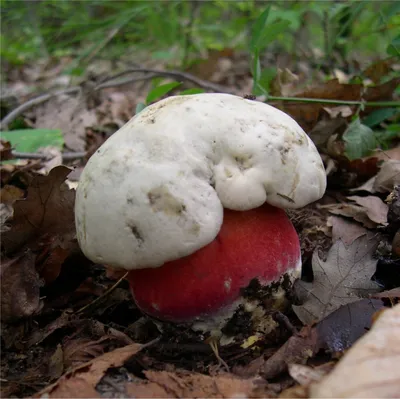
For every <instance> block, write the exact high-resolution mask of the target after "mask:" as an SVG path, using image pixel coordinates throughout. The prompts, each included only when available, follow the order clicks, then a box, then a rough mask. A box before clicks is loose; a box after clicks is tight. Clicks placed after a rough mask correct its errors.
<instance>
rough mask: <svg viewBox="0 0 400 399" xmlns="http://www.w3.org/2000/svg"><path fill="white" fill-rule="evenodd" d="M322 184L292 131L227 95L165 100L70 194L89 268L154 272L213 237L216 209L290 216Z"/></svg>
mask: <svg viewBox="0 0 400 399" xmlns="http://www.w3.org/2000/svg"><path fill="white" fill-rule="evenodd" d="M325 188H326V175H325V170H324V167H323V163H322V160H321V158H320V156H319V154H318V151H317V149H316V148H315V146H314V144H313V143H312V141H311V140H310V138H309V137H308V136H307V135H306V134H305V132H304V131H303V130H302V129H301V127H300V126H299V125H298V124H297V123H296V122H295V121H294V120H293V119H292V118H291V117H290V116H288V115H287V114H285V113H284V112H282V111H280V110H278V109H276V108H274V107H271V106H269V105H267V104H264V103H261V102H257V101H252V100H246V99H244V98H241V97H237V96H233V95H229V94H196V95H189V96H175V97H169V98H167V99H165V100H162V101H159V102H157V103H155V104H153V105H150V106H149V107H147V108H146V109H144V110H143V111H142V112H140V113H139V114H138V115H136V116H135V117H133V118H132V119H131V120H130V121H129V122H128V123H126V124H125V125H124V126H123V127H122V128H121V129H120V130H119V131H118V132H116V133H115V134H114V135H112V136H111V137H110V138H109V139H108V140H107V141H106V142H105V143H104V144H103V145H102V146H101V147H100V149H98V150H97V152H96V153H95V154H94V155H93V156H92V157H91V158H90V160H89V161H88V163H87V165H86V167H85V169H84V171H83V173H82V175H81V178H80V182H79V186H78V189H77V194H76V205H75V215H76V216H75V220H76V229H77V237H78V241H79V243H80V246H81V248H82V250H83V252H84V253H85V255H86V256H87V257H88V258H90V259H91V260H93V261H95V262H99V263H106V264H108V265H111V266H114V267H120V268H124V269H139V268H148V267H158V266H161V265H162V264H163V263H165V262H167V261H171V260H175V259H179V258H181V257H183V256H187V255H190V254H192V253H194V252H195V251H197V250H198V249H200V248H202V247H204V246H205V245H207V244H209V243H210V242H211V241H213V240H214V238H215V237H216V236H217V234H218V232H219V230H220V226H221V224H222V220H223V208H224V207H225V208H229V209H233V210H242V211H244V210H248V209H252V208H256V207H259V206H260V205H262V204H263V203H264V202H268V203H270V204H271V205H274V206H277V207H280V208H299V207H303V206H305V205H306V204H308V203H310V202H313V201H316V200H318V199H319V198H321V197H322V195H323V194H324V192H325Z"/></svg>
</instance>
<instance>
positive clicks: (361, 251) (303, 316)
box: [293, 236, 378, 324]
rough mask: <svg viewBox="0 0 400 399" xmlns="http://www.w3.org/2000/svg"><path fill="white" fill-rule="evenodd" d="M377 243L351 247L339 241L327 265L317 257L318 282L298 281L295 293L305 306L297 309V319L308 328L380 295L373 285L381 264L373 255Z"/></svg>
mask: <svg viewBox="0 0 400 399" xmlns="http://www.w3.org/2000/svg"><path fill="white" fill-rule="evenodd" d="M377 244H378V243H377V240H374V239H369V238H368V237H367V236H362V237H359V238H357V239H356V240H355V241H354V242H353V243H352V244H351V245H350V246H348V247H346V246H345V245H344V244H343V242H341V241H340V240H339V241H336V242H335V243H334V244H333V246H332V247H331V249H330V250H329V253H328V256H327V260H326V261H325V262H324V261H323V260H322V259H320V257H319V256H318V253H317V251H315V252H314V254H313V259H312V266H313V272H314V281H313V282H312V283H306V282H304V281H301V280H298V281H297V282H296V283H295V292H296V294H297V296H298V297H299V299H300V301H301V302H302V303H303V304H302V305H293V310H294V312H295V313H296V315H297V317H298V318H299V319H300V320H301V321H302V322H303V323H304V324H311V323H313V322H316V321H319V320H322V319H323V318H324V317H326V316H327V315H329V314H330V313H332V312H333V311H334V310H336V309H338V308H339V307H340V306H343V305H346V304H348V303H351V302H355V301H357V300H358V299H360V298H361V297H366V296H368V294H372V293H375V292H377V291H378V285H377V284H376V283H375V282H373V281H371V277H372V276H373V275H374V273H375V271H376V263H377V261H376V260H375V259H373V257H372V255H373V254H374V252H375V249H376V247H377Z"/></svg>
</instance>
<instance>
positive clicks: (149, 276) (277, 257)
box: [128, 204, 301, 332]
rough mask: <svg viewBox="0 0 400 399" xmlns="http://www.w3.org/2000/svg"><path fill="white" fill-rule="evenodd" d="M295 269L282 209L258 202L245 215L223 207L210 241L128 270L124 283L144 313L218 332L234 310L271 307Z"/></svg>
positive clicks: (296, 258)
mask: <svg viewBox="0 0 400 399" xmlns="http://www.w3.org/2000/svg"><path fill="white" fill-rule="evenodd" d="M300 268H301V254H300V243H299V238H298V236H297V233H296V231H295V229H294V227H293V225H292V223H291V222H290V220H289V218H288V216H287V215H286V213H285V212H284V211H283V210H282V209H279V208H275V207H273V206H270V205H268V204H264V205H263V206H261V207H259V208H256V209H252V210H250V211H245V212H238V211H231V210H226V209H225V210H224V220H223V224H222V226H221V230H220V232H219V234H218V236H217V237H216V238H215V239H214V241H212V242H211V243H209V244H208V245H206V246H205V247H203V248H201V249H200V250H198V251H196V252H195V253H193V254H192V255H189V256H186V257H184V258H181V259H178V260H173V261H170V262H167V263H165V264H164V265H163V266H161V267H159V268H155V269H140V270H133V271H131V272H130V273H129V275H128V279H129V282H130V286H131V291H132V294H133V297H134V299H135V301H136V304H137V306H138V307H139V308H140V309H141V310H142V311H143V312H144V313H146V314H148V315H149V316H151V317H153V318H154V319H159V320H163V321H167V322H173V323H179V324H191V325H193V328H195V329H197V330H207V331H210V332H212V331H213V330H216V331H220V330H221V329H224V327H225V325H226V324H227V322H228V320H231V319H233V318H235V316H234V315H235V314H236V312H237V310H238V309H239V308H240V309H242V310H241V313H242V314H243V315H244V314H246V312H247V313H248V310H249V309H252V313H254V314H258V313H260V311H259V308H260V307H263V308H264V309H274V308H275V306H276V303H277V302H279V301H277V298H279V297H282V298H283V297H284V293H286V291H287V289H288V288H289V287H290V286H291V285H292V283H293V281H294V279H295V278H297V277H298V276H299V274H300ZM245 287H246V288H245ZM261 305H262V306H261ZM246 317H247V316H246ZM236 318H237V317H236ZM252 319H253V318H252ZM205 321H206V322H205ZM206 324H207V325H206ZM225 330H229V328H228V327H226V328H225Z"/></svg>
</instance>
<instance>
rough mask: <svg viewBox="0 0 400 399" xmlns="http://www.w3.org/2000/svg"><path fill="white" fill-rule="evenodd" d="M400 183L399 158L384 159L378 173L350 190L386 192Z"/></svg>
mask: <svg viewBox="0 0 400 399" xmlns="http://www.w3.org/2000/svg"><path fill="white" fill-rule="evenodd" d="M399 184H400V160H397V159H389V160H387V161H384V162H383V164H382V166H381V168H380V170H379V172H378V174H377V175H376V176H374V177H372V178H371V179H369V180H368V181H367V182H366V183H364V184H363V185H361V186H360V187H357V188H356V189H354V190H352V191H368V192H370V193H377V192H378V193H387V192H390V191H392V190H393V187H394V186H396V185H399Z"/></svg>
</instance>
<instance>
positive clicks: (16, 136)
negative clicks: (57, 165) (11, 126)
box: [0, 129, 64, 152]
mask: <svg viewBox="0 0 400 399" xmlns="http://www.w3.org/2000/svg"><path fill="white" fill-rule="evenodd" d="M0 138H1V140H5V141H9V142H10V143H11V145H12V146H13V148H14V149H15V150H16V151H19V152H36V151H37V150H38V149H39V148H41V147H47V146H52V147H56V148H58V149H59V150H61V149H62V148H63V145H64V137H63V135H62V132H61V130H60V129H21V130H9V131H6V132H0Z"/></svg>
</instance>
